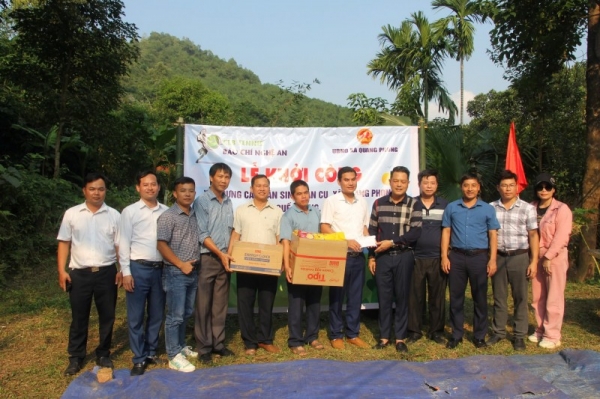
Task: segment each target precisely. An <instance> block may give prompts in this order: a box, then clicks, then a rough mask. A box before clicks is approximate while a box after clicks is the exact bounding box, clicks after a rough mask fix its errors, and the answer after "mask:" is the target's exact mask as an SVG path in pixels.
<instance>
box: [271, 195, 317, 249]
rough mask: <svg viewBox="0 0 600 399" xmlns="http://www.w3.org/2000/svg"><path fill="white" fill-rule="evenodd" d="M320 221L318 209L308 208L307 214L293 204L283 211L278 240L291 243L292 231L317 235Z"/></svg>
mask: <svg viewBox="0 0 600 399" xmlns="http://www.w3.org/2000/svg"><path fill="white" fill-rule="evenodd" d="M320 221H321V212H320V211H319V209H318V208H315V207H312V206H309V207H308V212H304V211H302V210H301V209H300V208H298V207H297V206H296V205H295V204H294V205H292V206H291V207H290V208H289V209H288V210H287V211H285V213H284V214H283V217H282V218H281V229H280V233H279V239H280V240H289V241H291V240H292V232H293V231H294V230H302V231H307V232H310V233H318V232H319V231H320V229H319V223H320Z"/></svg>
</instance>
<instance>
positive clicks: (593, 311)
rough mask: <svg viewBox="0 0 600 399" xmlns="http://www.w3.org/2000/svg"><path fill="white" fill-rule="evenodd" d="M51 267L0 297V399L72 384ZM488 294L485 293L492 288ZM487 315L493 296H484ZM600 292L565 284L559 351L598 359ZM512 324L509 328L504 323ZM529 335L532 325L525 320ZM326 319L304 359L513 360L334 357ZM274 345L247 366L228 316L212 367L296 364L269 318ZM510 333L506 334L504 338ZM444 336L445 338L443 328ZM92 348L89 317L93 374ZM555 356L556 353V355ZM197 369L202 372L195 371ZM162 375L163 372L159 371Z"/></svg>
mask: <svg viewBox="0 0 600 399" xmlns="http://www.w3.org/2000/svg"><path fill="white" fill-rule="evenodd" d="M51 264H52V263H51V261H49V262H48V264H46V265H44V266H40V269H39V270H36V271H35V272H32V273H26V274H24V275H22V276H19V278H18V279H15V280H14V281H13V282H12V283H11V285H10V286H9V287H7V288H5V289H3V290H2V292H1V293H0V303H2V306H1V307H0V358H1V359H2V365H1V366H0V397H2V398H24V397H27V398H58V397H60V396H61V395H62V393H63V392H64V391H65V389H66V388H67V386H68V385H69V383H70V382H71V380H72V378H66V377H63V375H62V373H63V371H64V369H65V368H66V366H67V363H68V359H67V353H66V347H67V337H68V329H69V323H70V320H71V312H70V306H69V302H68V298H67V295H66V294H65V293H64V292H62V291H61V290H60V289H59V287H58V283H57V278H56V271H55V268H54V267H53V266H51ZM490 289H491V288H490ZM488 301H489V303H490V307H489V311H490V315H491V301H492V298H491V291H490V293H489V295H488ZM599 309H600V286H599V285H598V284H597V283H584V284H575V283H569V284H568V286H567V290H566V314H565V321H564V325H563V346H562V347H561V348H560V349H562V348H572V349H591V350H595V351H600V340H599V339H598V332H599V331H600V317H599V316H600V311H599ZM465 311H466V321H467V322H468V323H470V322H471V320H472V302H471V301H470V299H469V295H467V301H466V304H465ZM509 324H510V320H509ZM529 324H530V330H532V329H533V326H534V324H535V323H534V319H533V314H532V313H531V312H530V317H529ZM326 326H327V313H326V312H323V313H321V327H322V328H321V331H320V334H319V339H320V340H321V342H323V343H324V344H325V350H322V351H316V350H313V349H312V348H307V352H308V356H306V357H305V358H309V359H310V358H318V359H330V360H341V361H349V362H353V361H368V360H400V361H417V362H423V361H431V360H436V359H454V358H460V357H465V356H473V355H485V354H487V355H512V354H514V353H515V352H514V351H513V349H512V345H511V343H510V342H509V341H508V340H504V341H502V342H500V343H499V344H497V345H495V346H494V347H492V348H486V349H476V348H475V347H474V346H473V345H472V344H471V343H469V342H467V341H465V342H464V343H463V344H462V345H461V346H459V347H458V349H456V350H447V349H445V348H444V347H443V346H442V345H438V344H435V343H434V342H433V341H428V340H425V339H422V340H420V341H418V342H416V343H414V344H411V345H409V353H408V354H406V355H402V356H400V355H399V354H397V353H396V352H395V350H394V348H393V347H388V348H386V349H384V350H381V351H375V350H370V349H358V348H355V347H350V345H346V349H344V350H341V351H336V350H334V349H332V348H331V347H330V346H329V344H328V341H327V331H326ZM274 328H275V331H276V333H275V344H276V345H278V346H279V347H280V348H282V349H283V350H282V352H281V353H280V354H276V355H272V354H268V353H266V352H264V351H262V350H259V351H258V353H257V355H256V356H255V357H253V358H249V357H246V356H244V355H243V344H242V341H241V338H240V334H239V329H238V324H237V317H236V316H235V315H230V316H228V320H227V345H228V346H229V348H231V349H232V350H233V351H234V352H235V353H236V354H237V356H235V357H232V358H222V359H216V360H215V362H214V364H213V365H212V366H210V367H219V366H223V365H233V364H251V363H267V362H283V361H290V360H295V359H297V357H295V356H294V355H293V354H292V353H291V352H290V351H288V350H287V349H286V347H287V316H286V315H285V314H276V315H274ZM465 328H466V336H465V338H466V339H467V340H468V339H471V338H472V335H471V332H472V328H471V326H470V325H466V327H465ZM510 331H511V329H510V327H509V333H510ZM446 332H447V333H448V334H449V332H450V330H449V328H448V327H446ZM377 334H378V327H377V316H376V312H373V311H370V312H364V313H363V315H362V317H361V337H362V338H363V339H364V340H365V341H367V342H368V343H371V344H375V343H376V342H377V338H378V335H377ZM97 343H98V330H97V316H96V313H95V309H92V320H91V323H90V333H89V339H88V356H87V358H86V365H85V366H84V370H91V369H92V368H93V366H94V354H93V350H94V348H95V346H96V345H97ZM161 343H162V347H161V350H160V355H161V357H163V358H166V356H165V354H164V339H162V338H161ZM188 343H190V344H192V345H193V338H192V328H191V325H190V328H189V331H188ZM560 349H558V350H560ZM112 351H113V353H112V358H113V361H114V363H115V367H116V368H127V369H129V368H130V367H131V356H132V354H131V351H130V350H129V341H128V335H127V323H126V312H125V294H124V291H123V290H120V292H119V300H118V304H117V319H116V322H115V329H114V336H113V348H112ZM525 353H526V354H529V355H534V354H546V353H549V351H548V350H544V349H540V348H537V347H536V346H534V345H533V344H531V343H527V351H526V352H525ZM196 366H197V367H198V368H202V367H206V366H201V365H200V364H198V363H197V364H196ZM165 367H166V366H165Z"/></svg>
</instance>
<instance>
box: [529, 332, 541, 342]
mask: <svg viewBox="0 0 600 399" xmlns="http://www.w3.org/2000/svg"><path fill="white" fill-rule="evenodd" d="M527 339H528V340H529V342H535V343H536V344H537V343H538V342H540V337H538V336H537V334H531V335H530V336H529V337H527Z"/></svg>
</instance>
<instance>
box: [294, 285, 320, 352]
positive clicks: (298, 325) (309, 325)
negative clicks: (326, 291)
mask: <svg viewBox="0 0 600 399" xmlns="http://www.w3.org/2000/svg"><path fill="white" fill-rule="evenodd" d="M287 288H288V330H289V334H290V336H289V338H288V346H289V347H290V348H293V347H296V346H302V345H304V344H309V343H311V342H312V341H314V340H315V339H317V338H318V337H319V317H320V316H321V294H322V292H323V287H321V286H320V285H302V284H292V283H289V282H288V285H287ZM305 304H306V334H305V335H302V311H303V309H304V305H305Z"/></svg>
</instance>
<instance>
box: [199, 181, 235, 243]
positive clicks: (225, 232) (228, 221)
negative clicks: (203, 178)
mask: <svg viewBox="0 0 600 399" xmlns="http://www.w3.org/2000/svg"><path fill="white" fill-rule="evenodd" d="M194 210H195V211H196V219H197V220H198V232H199V234H200V244H201V245H200V251H201V252H202V253H203V254H207V253H209V252H210V250H209V249H208V248H206V247H205V246H204V245H202V244H204V240H206V239H207V238H209V237H210V239H211V240H212V241H213V242H214V243H215V245H216V246H217V248H219V249H220V250H221V251H222V252H227V247H228V246H229V239H230V238H231V231H232V230H233V205H232V203H231V199H229V197H228V196H226V195H225V194H223V201H222V202H219V199H218V198H217V196H216V195H215V193H213V192H212V190H211V189H210V188H209V189H208V190H206V191H205V192H204V193H202V194H200V195H199V196H198V198H196V200H195V201H194Z"/></svg>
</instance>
